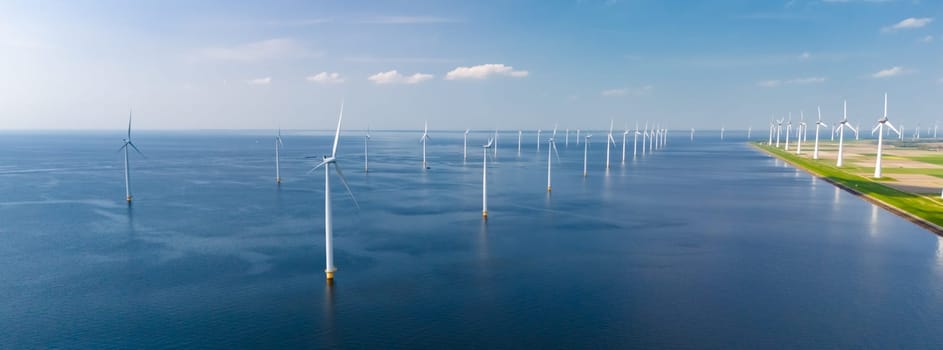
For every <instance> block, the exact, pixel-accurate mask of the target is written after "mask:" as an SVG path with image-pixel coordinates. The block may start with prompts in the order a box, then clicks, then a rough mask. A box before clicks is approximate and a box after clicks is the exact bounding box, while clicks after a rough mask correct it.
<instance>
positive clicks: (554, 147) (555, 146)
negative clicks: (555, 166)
mask: <svg viewBox="0 0 943 350" xmlns="http://www.w3.org/2000/svg"><path fill="white" fill-rule="evenodd" d="M550 147H552V148H553V155H555V156H557V162H558V163H559V162H560V152H558V151H557V143H556V142H552V141H551V142H550Z"/></svg>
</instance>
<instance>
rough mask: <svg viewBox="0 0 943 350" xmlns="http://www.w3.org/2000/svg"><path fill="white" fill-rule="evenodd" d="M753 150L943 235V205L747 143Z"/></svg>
mask: <svg viewBox="0 0 943 350" xmlns="http://www.w3.org/2000/svg"><path fill="white" fill-rule="evenodd" d="M750 144H751V145H752V146H753V147H755V148H756V149H758V150H760V151H763V152H766V153H767V154H769V155H770V156H773V157H776V158H779V159H782V160H783V161H785V162H787V163H789V164H792V165H793V166H795V167H796V168H799V169H802V170H804V171H806V172H808V173H810V174H812V175H813V176H816V177H818V178H820V179H822V180H825V181H828V182H829V183H831V184H833V185H835V186H838V187H839V188H841V189H843V190H845V191H848V192H851V193H853V194H855V195H857V196H860V197H862V198H864V199H865V200H867V201H869V202H871V203H874V204H876V205H878V206H880V207H882V208H884V209H886V210H887V211H889V212H891V213H894V214H896V215H898V216H900V217H902V218H904V219H907V220H908V221H910V222H913V223H915V224H917V225H919V226H920V227H923V228H925V229H927V230H929V231H930V232H933V233H935V234H936V235H938V236H943V204H941V203H940V202H938V201H935V200H933V199H930V198H928V197H926V196H923V195H919V194H915V193H910V192H904V191H901V190H898V189H896V188H892V187H889V186H886V185H883V184H881V183H879V182H876V181H873V180H872V179H869V178H866V177H863V176H858V175H854V174H851V173H848V172H846V171H843V170H842V169H841V168H838V167H836V166H832V165H828V164H826V163H825V162H823V161H821V160H813V159H809V158H803V157H800V156H797V155H795V154H792V153H789V152H787V151H785V150H782V149H779V148H776V147H770V146H768V145H765V144H763V143H762V142H750Z"/></svg>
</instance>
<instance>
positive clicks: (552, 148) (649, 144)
mask: <svg viewBox="0 0 943 350" xmlns="http://www.w3.org/2000/svg"><path fill="white" fill-rule="evenodd" d="M343 119H344V103H343V102H342V103H341V107H340V114H339V116H338V119H337V128H336V129H335V131H334V142H333V145H332V147H331V154H330V155H325V156H322V157H320V158H321V162H320V163H318V164H317V165H316V166H314V167H313V168H311V170H310V171H308V174H310V173H312V172H314V171H315V170H318V169H320V168H322V167H323V168H324V233H325V236H324V249H325V260H326V261H325V264H326V266H325V269H324V272H325V274H326V276H327V279H328V280H333V278H334V272H335V271H337V268H336V267H335V266H334V254H333V250H334V249H333V226H332V222H331V220H332V215H331V180H330V178H331V176H330V175H331V168H332V167H333V168H334V171H335V172H336V173H337V176H338V178H339V179H340V181H341V184H343V185H344V188H345V190H346V191H347V193H348V194H349V195H350V197H351V199H352V200H353V203H354V205H355V206H356V207H357V208H358V209H359V208H360V205H359V204H358V203H357V200H356V198H355V197H354V195H353V192H352V191H351V189H350V186H349V185H348V183H347V179H346V178H345V177H344V172H343V171H342V170H341V167H340V165H339V164H338V163H337V145H338V140H339V138H340V131H341V123H342V121H343ZM131 121H132V116H131V114H130V113H129V115H128V133H127V137H125V138H124V139H123V140H122V141H123V145H122V146H121V148H119V151H124V180H125V199H126V200H127V202H128V203H129V204H130V203H131V201H132V195H131V182H130V152H131V150H133V151H135V152H137V153H138V154H140V155H142V156H143V153H141V150H140V149H138V147H137V145H135V144H134V142H133V141H131ZM613 128H614V122H610V124H609V133H608V134H607V135H606V169H607V170H608V169H610V167H611V151H612V150H613V149H617V144H618V143H617V142H616V139H615V137H613V131H614V129H613ZM470 132H471V130H465V134H464V144H463V152H462V153H463V155H462V157H463V160H467V159H468V135H469V133H470ZM542 132H543V131H542V130H540V129H538V130H537V152H540V151H541V149H540V148H541V144H543V143H544V142H546V144H547V146H546V147H547V192H551V191H552V183H551V180H552V178H551V174H552V173H551V171H552V169H553V158H556V159H557V161H558V162H559V160H560V154H559V152H558V151H557V146H556V142H557V141H556V137H557V127H554V129H553V131H552V133H551V134H550V137H548V138H547V139H546V140H544V139H542V138H541V133H542ZM564 133H565V136H564V140H563V141H564V143H565V145H566V146H569V143H570V130H569V129H566V130H565V131H564ZM581 133H582V130H580V129H576V137H575V142H576V144H577V145H579V144H580V143H581V142H580V140H581V139H582V140H583V142H582V144H583V176H588V174H589V172H588V164H589V146H590V141H591V138H592V135H590V134H586V133H582V134H581ZM630 134H631V135H632V157H633V158H634V157H637V156H638V154H639V144H640V142H639V141H641V154H642V155H643V156H645V155H646V154H649V153H653V152H654V151H655V150H658V149H661V148H663V147H665V146H666V145H667V143H668V129H666V128H661V127H658V126H655V127H651V128H650V127H649V126H648V123H646V124H645V127H644V128H641V129H640V128H639V125H638V124H636V126H635V129H634V130H630V129H629V128H625V130H624V131H623V133H622V163H625V159H626V156H627V151H628V150H627V145H628V139H629V135H630ZM370 138H371V136H370V130H369V128H368V130H367V132H366V134H365V135H364V139H363V141H364V144H363V145H364V172H368V171H369V157H368V154H369V153H368V147H369V140H370ZM640 138H641V140H639V139H640ZM429 140H431V138H430V137H429V125H428V123H425V125H424V127H423V131H422V136H421V137H420V138H419V143H420V144H421V145H422V169H423V170H428V169H430V167H429V165H428V163H427V162H426V144H427V142H428V141H429ZM522 140H523V130H518V133H517V152H518V155H520V153H521V148H522ZM692 140H693V132H692ZM497 145H498V132H497V130H495V133H494V134H493V135H492V136H491V137H490V138H489V139H488V142H487V143H486V144H484V145H482V146H481V149H482V152H483V160H482V203H481V205H482V210H481V215H482V218H484V219H485V220H487V218H488V159H489V158H491V159H494V157H496V156H497V151H498V147H497ZM283 146H284V144H283V142H282V135H281V130H280V129H279V130H278V131H277V133H276V135H275V182H276V183H279V184H280V183H281V182H282V177H281V169H280V153H281V148H282V147H283ZM306 158H308V159H311V158H318V157H306Z"/></svg>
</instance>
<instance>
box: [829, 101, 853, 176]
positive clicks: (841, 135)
mask: <svg viewBox="0 0 943 350" xmlns="http://www.w3.org/2000/svg"><path fill="white" fill-rule="evenodd" d="M845 128H849V129H851V131H854V132H855V134H857V133H858V130H855V128H853V127H852V126H851V124H848V101H843V102H842V120H841V121H840V122H838V125H837V126H836V127H835V132H837V133H838V161H837V162H836V163H835V165H836V166H839V167H840V166H842V158H843V155H844V145H845ZM833 133H834V132H833Z"/></svg>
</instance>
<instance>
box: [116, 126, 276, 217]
mask: <svg viewBox="0 0 943 350" xmlns="http://www.w3.org/2000/svg"><path fill="white" fill-rule="evenodd" d="M122 141H123V142H124V145H122V146H121V148H119V149H118V151H121V150H124V198H125V200H127V201H128V203H131V179H130V178H131V163H130V160H129V157H128V153H129V152H128V151H129V150H128V148H133V149H134V151H135V152H137V153H138V154H140V155H141V156H144V153H141V150H139V149H138V146H135V145H134V142H131V111H128V137H127V138H126V139H123V140H122ZM128 146H131V147H128ZM276 176H277V175H276Z"/></svg>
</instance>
